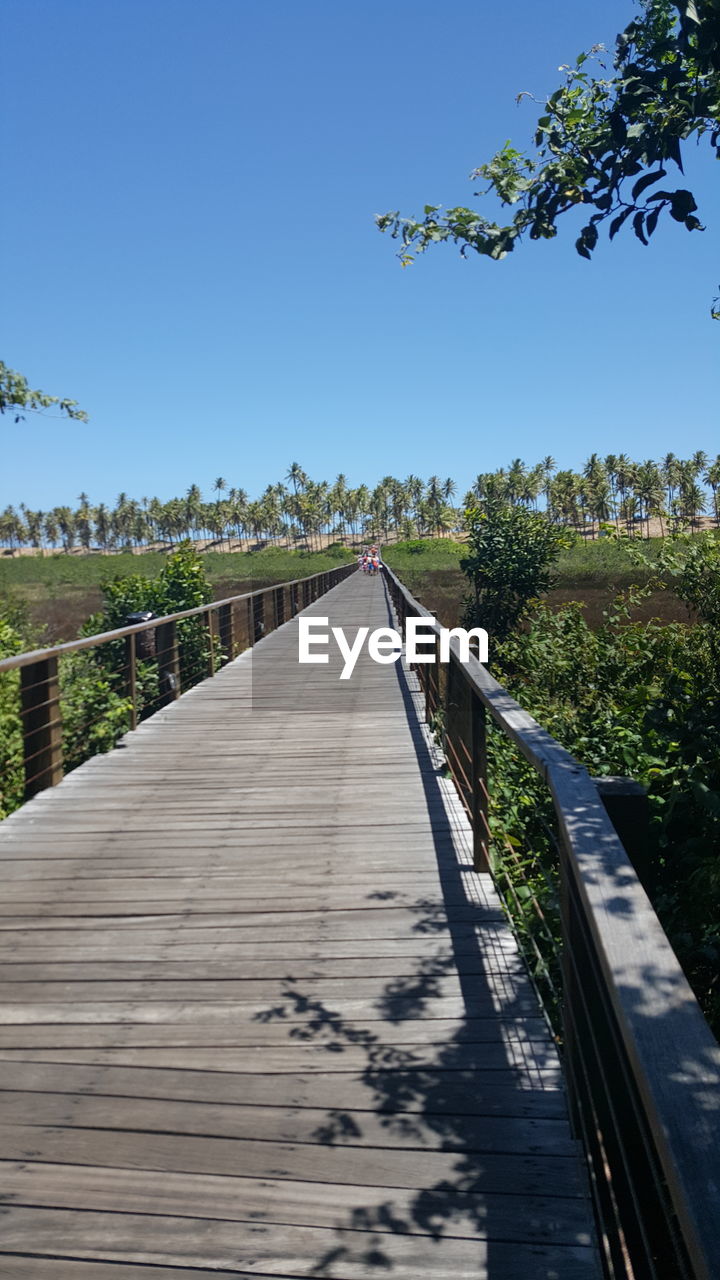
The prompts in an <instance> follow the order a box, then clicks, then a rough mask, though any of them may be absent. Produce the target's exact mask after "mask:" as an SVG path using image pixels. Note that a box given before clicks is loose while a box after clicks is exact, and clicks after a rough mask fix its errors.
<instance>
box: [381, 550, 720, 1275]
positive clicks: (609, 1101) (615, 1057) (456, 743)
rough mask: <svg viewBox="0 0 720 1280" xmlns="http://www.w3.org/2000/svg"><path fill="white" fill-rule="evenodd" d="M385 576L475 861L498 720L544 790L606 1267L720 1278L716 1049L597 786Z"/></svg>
mask: <svg viewBox="0 0 720 1280" xmlns="http://www.w3.org/2000/svg"><path fill="white" fill-rule="evenodd" d="M384 575H385V579H386V582H387V585H388V588H389V591H390V595H391V598H392V600H393V604H394V607H395V612H396V614H397V618H398V623H399V625H400V627H401V628H402V629H403V630H404V628H405V620H406V618H407V616H408V615H414V616H422V617H425V618H427V619H428V625H429V627H430V628H431V629H434V631H435V636H436V644H435V649H436V651H435V658H436V661H435V664H433V665H430V664H428V665H418V666H417V667H416V668H415V669H416V671H417V675H418V677H419V680H420V684H421V688H422V690H423V692H424V696H425V709H426V718H427V720H428V721H429V722H431V723H433V724H434V725H436V726H441V728H442V734H443V745H444V749H445V753H446V758H447V760H448V763H449V765H450V768H451V771H452V773H453V777H454V779H455V782H456V786H457V789H458V791H459V793H460V796H461V798H462V799H463V802H464V804H465V807H466V810H467V812H468V816H469V819H470V822H471V824H472V830H473V840H474V861H475V866H476V868H477V869H479V870H486V869H491V870H493V869H494V868H495V865H496V858H495V853H494V844H495V839H496V825H495V821H494V817H493V807H494V797H493V779H492V776H490V777H488V749H487V748H488V731H489V730H490V729H491V726H492V733H493V734H494V735H498V733H499V734H501V735H502V737H503V739H504V740H505V743H506V745H507V744H508V743H509V744H512V749H513V750H514V751H516V752H517V753H519V754H520V755H522V757H524V759H525V761H527V762H528V763H529V764H530V765H531V766H532V769H533V770H534V771H535V773H536V774H537V775H538V776H539V778H540V779H541V780H542V782H543V784H544V787H545V788H546V789H547V793H548V796H549V801H550V808H551V812H553V813H554V817H555V820H556V831H557V840H556V847H557V856H558V865H557V875H558V882H559V903H558V907H559V910H558V921H559V931H560V935H561V938H560V951H561V965H560V972H559V975H558V977H559V985H560V993H559V996H560V1002H561V1009H562V1026H563V1033H562V1041H563V1057H564V1066H565V1073H566V1078H567V1085H568V1094H569V1099H570V1108H571V1116H572V1120H573V1124H574V1127H575V1131H576V1133H577V1135H578V1136H579V1137H581V1138H582V1140H583V1143H584V1147H585V1151H586V1155H587V1158H588V1168H589V1171H590V1179H591V1186H592V1192H593V1200H594V1204H595V1209H596V1218H597V1222H598V1233H599V1238H600V1244H601V1251H602V1255H603V1261H604V1266H605V1272H606V1275H607V1276H610V1277H621V1278H622V1280H645V1278H648V1280H690V1278H692V1280H717V1278H718V1277H720V1122H719V1121H720V1087H719V1086H720V1048H719V1047H718V1044H717V1042H716V1040H715V1039H714V1037H713V1035H712V1033H711V1032H710V1029H709V1027H708V1025H707V1023H706V1022H705V1019H704V1018H703V1015H702V1012H701V1010H700V1008H699V1006H698V1004H697V1002H696V1000H695V997H694V995H693V994H692V992H691V990H690V988H689V986H688V983H687V980H686V979H685V976H684V974H683V973H682V970H681V969H680V966H679V964H678V961H677V959H676V957H675V954H674V953H673V951H672V949H671V947H670V945H669V943H668V941H667V938H666V936H665V934H664V932H663V930H662V928H661V925H660V923H659V921H658V919H657V916H656V915H655V912H654V911H653V908H652V906H651V904H650V901H649V899H648V897H647V895H646V893H645V890H644V889H643V887H642V885H641V883H640V881H639V879H638V876H637V875H636V873H635V870H634V868H633V866H632V865H631V862H630V860H629V857H628V855H627V853H626V851H625V849H624V848H623V845H622V844H621V841H620V839H619V837H618V834H617V831H616V830H615V828H614V826H613V825H612V823H611V822H610V819H609V817H608V814H607V811H606V809H605V806H604V804H603V801H602V799H601V798H600V795H599V794H598V789H597V787H596V785H595V784H594V783H593V781H592V780H591V778H590V777H589V775H588V773H587V771H586V770H585V768H584V767H583V766H581V765H580V764H579V763H578V762H577V761H576V760H575V759H574V758H573V757H572V756H571V755H570V754H569V753H568V752H567V751H565V750H564V748H562V747H561V746H560V745H559V743H557V742H556V741H555V740H554V739H553V738H552V737H551V736H550V734H548V733H547V732H546V731H545V730H544V729H542V728H541V726H540V725H539V724H538V723H537V722H536V721H535V720H533V718H532V716H530V715H528V714H527V713H526V712H525V711H523V710H522V708H521V707H520V706H518V704H517V703H516V702H514V701H513V699H512V698H511V697H510V696H509V694H508V693H507V692H506V691H505V690H504V689H503V688H502V687H501V686H500V685H499V684H498V683H497V681H496V680H495V679H494V678H493V677H492V676H491V675H490V673H489V672H488V670H487V669H486V668H485V667H484V666H482V665H481V664H480V663H479V662H478V661H477V659H476V658H474V657H472V656H471V657H470V660H469V662H467V663H463V662H461V661H460V657H459V649H458V642H457V640H454V639H453V640H452V641H451V644H450V662H449V664H446V665H445V667H444V668H442V669H441V667H440V664H439V661H438V659H439V630H440V629H439V626H438V624H437V623H436V622H435V620H434V618H433V617H432V615H431V614H430V613H429V612H428V610H427V609H425V608H423V606H422V605H420V604H419V603H418V601H417V600H415V599H414V598H413V597H412V596H411V595H410V593H409V592H408V591H407V590H406V588H405V587H404V586H403V585H402V583H401V582H400V581H399V580H398V578H396V577H395V575H394V574H393V573H392V572H390V570H388V569H387V568H386V567H385V568H384ZM490 641H491V644H492V637H490ZM488 716H489V717H490V722H489V723H488Z"/></svg>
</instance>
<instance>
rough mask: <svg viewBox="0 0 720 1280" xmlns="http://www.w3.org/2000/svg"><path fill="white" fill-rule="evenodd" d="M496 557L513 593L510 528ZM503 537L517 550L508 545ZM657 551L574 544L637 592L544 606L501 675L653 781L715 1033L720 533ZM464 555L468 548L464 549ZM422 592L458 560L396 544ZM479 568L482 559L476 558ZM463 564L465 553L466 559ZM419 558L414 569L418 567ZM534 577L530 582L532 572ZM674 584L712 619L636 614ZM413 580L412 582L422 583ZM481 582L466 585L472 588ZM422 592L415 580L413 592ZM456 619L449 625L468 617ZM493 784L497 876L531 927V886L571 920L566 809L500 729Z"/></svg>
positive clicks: (576, 553)
mask: <svg viewBox="0 0 720 1280" xmlns="http://www.w3.org/2000/svg"><path fill="white" fill-rule="evenodd" d="M495 538H496V547H495V555H496V559H497V560H498V561H500V562H501V564H502V569H503V572H502V573H501V575H500V578H499V579H498V580H499V581H500V582H504V584H505V588H506V590H507V591H508V593H509V596H510V598H511V600H512V599H513V598H514V594H515V593H516V592H517V590H518V583H519V581H520V578H518V574H520V575H521V570H522V564H519V562H518V561H517V559H516V557H515V555H514V550H513V545H512V540H511V539H509V538H507V537H504V534H503V528H502V527H501V526H500V525H498V526H496V529H495ZM503 540H504V545H503ZM661 543H662V540H657V541H656V542H655V543H654V544H651V545H649V546H648V544H640V548H641V549H640V548H639V547H638V544H635V543H631V542H628V543H625V544H624V545H623V543H617V542H616V543H609V544H605V543H602V542H601V543H596V544H586V545H582V544H581V545H577V544H576V545H575V546H573V547H572V548H570V549H567V550H565V551H563V552H562V555H561V557H560V558H559V559H558V560H557V561H556V565H555V568H556V569H558V568H559V566H560V565H561V564H562V565H563V572H564V573H565V574H568V573H572V572H574V571H577V572H585V573H591V574H596V573H599V572H604V573H612V574H613V575H617V576H619V577H622V578H623V580H626V579H635V580H636V581H638V580H641V581H642V583H643V584H644V585H640V586H638V587H637V588H634V589H633V588H629V589H627V590H626V591H625V592H624V593H623V594H622V595H621V596H620V597H618V599H617V600H616V601H615V603H614V604H611V605H610V606H609V607H608V608H607V609H606V611H605V615H604V617H603V619H602V621H601V625H600V626H598V627H594V628H591V627H590V626H589V625H588V623H587V621H586V619H585V617H584V616H583V609H582V606H581V605H579V604H569V605H566V606H565V607H563V608H560V609H555V610H551V609H549V608H548V607H547V606H546V605H543V604H542V603H540V602H539V601H536V603H535V606H534V608H533V610H532V612H531V613H530V616H529V618H528V617H527V616H526V619H525V622H524V625H523V626H521V627H515V628H514V629H513V630H512V631H511V632H510V634H509V635H508V636H507V637H506V638H505V639H504V640H502V641H501V640H498V638H497V637H496V638H495V640H494V641H493V637H492V635H491V647H490V654H491V665H492V667H493V671H494V674H495V675H496V676H497V677H498V679H500V680H501V682H502V683H503V684H504V685H505V686H506V687H507V688H508V689H509V691H510V692H511V693H512V694H513V696H514V697H515V698H516V699H517V701H518V702H519V703H520V704H521V705H522V706H523V707H525V708H526V709H527V710H528V711H530V712H531V714H532V715H534V716H535V718H536V719H537V720H538V721H539V723H540V724H542V725H543V726H544V727H545V728H547V729H548V730H549V732H550V733H552V734H553V736H554V737H555V738H557V740H558V741H559V742H561V743H562V745H563V746H565V747H566V748H567V749H568V750H569V751H571V752H572V754H573V755H575V756H576V758H577V759H578V760H580V761H581V762H582V763H583V764H584V765H586V767H587V768H588V770H589V771H590V773H591V774H592V775H594V776H596V775H597V776H599V775H613V774H618V775H624V776H629V777H632V778H634V779H635V780H637V781H639V782H641V783H642V784H643V785H644V786H645V787H646V788H647V790H648V796H649V802H650V815H651V821H650V833H649V840H650V847H649V859H650V891H651V895H652V899H653V902H654V905H655V908H656V910H657V912H658V915H659V916H660V919H661V921H662V923H663V925H664V927H665V929H666V931H667V933H668V936H669V938H670V941H671V943H672V945H673V947H674V949H675V951H676V953H677V955H678V957H679V959H680V961H681V963H682V965H683V967H684V968H685V971H686V973H687V975H688V977H689V979H690V981H691V983H692V985H693V987H694V989H695V991H696V993H697V995H698V997H699V999H700V1001H701V1004H702V1006H703V1009H704V1010H705V1012H706V1015H707V1016H708V1018H709V1020H710V1021H711V1023H712V1025H713V1027H714V1028H715V1030H716V1031H717V1030H718V1029H720V861H719V860H718V850H719V849H720V640H719V639H718V636H719V635H720V631H719V630H718V628H719V626H720V534H717V533H714V532H710V533H704V534H699V535H695V536H693V537H679V538H675V539H671V540H666V541H665V542H664V543H662V545H661ZM456 550H457V551H460V550H461V547H460V546H457V547H456ZM387 558H388V560H389V561H390V562H391V563H392V564H393V565H396V566H397V570H398V572H399V573H400V575H401V576H403V578H404V579H405V580H406V581H407V579H408V576H409V573H410V574H411V575H412V577H413V581H414V583H415V584H417V583H418V582H419V584H420V590H419V592H418V594H419V595H420V596H421V597H422V576H423V575H422V571H421V570H419V569H418V568H417V565H418V564H419V563H427V564H433V565H437V564H438V563H439V561H440V560H441V559H443V558H444V560H445V563H447V561H448V559H449V558H450V552H449V548H445V549H444V550H443V551H442V552H441V553H439V552H438V551H437V549H436V548H434V547H431V546H428V548H427V550H426V551H425V552H419V553H418V552H413V550H412V549H409V548H407V547H398V548H396V549H393V550H392V551H390V552H389V553H388V556H387ZM463 558H464V559H465V561H466V567H467V568H468V569H470V570H472V569H473V557H472V556H471V557H467V558H465V557H463ZM459 559H460V557H458V562H459ZM408 564H412V565H413V570H411V571H406V570H405V566H406V565H408ZM521 576H522V575H521ZM662 582H669V583H671V584H672V586H673V588H674V591H675V593H676V595H677V597H678V598H679V599H680V600H682V601H684V602H685V603H686V604H687V605H689V606H691V607H692V608H693V610H694V611H695V615H696V617H697V618H698V619H699V620H698V622H697V623H696V624H695V625H693V626H689V625H687V624H679V623H672V624H670V625H665V624H663V623H661V622H658V621H655V622H649V623H642V624H639V623H633V622H631V621H630V620H629V618H630V609H631V606H632V605H633V603H634V602H635V601H636V600H637V598H638V597H640V596H643V595H644V594H647V593H649V592H651V591H652V590H654V589H657V588H658V587H659V586H660V584H661V583H662ZM408 585H410V583H409V582H408ZM467 586H468V584H467V583H466V589H467ZM413 589H417V587H416V586H411V590H413ZM457 620H458V618H457V615H456V617H455V618H454V619H448V621H457ZM489 779H490V790H491V802H492V809H493V812H492V822H493V828H494V832H495V858H496V871H497V873H498V874H499V875H500V876H506V877H508V879H509V880H510V881H511V882H512V884H513V887H514V890H515V893H516V895H517V901H516V902H515V908H514V909H515V910H516V914H517V913H518V911H519V913H520V919H519V924H520V928H521V929H530V928H533V929H534V928H535V923H534V920H533V913H532V910H531V900H532V899H531V895H534V896H536V897H537V898H538V899H539V900H540V902H541V904H542V907H543V910H544V913H545V918H546V920H549V921H550V922H551V923H552V921H553V919H554V918H556V916H557V882H556V878H555V872H556V853H555V847H554V843H553V838H552V829H553V818H552V807H551V804H550V802H549V797H548V794H547V791H546V788H545V787H544V784H543V783H542V781H541V780H540V779H539V778H538V777H537V776H536V775H535V773H534V772H533V771H532V770H531V769H530V768H529V766H527V765H526V764H525V763H524V761H523V760H522V759H521V758H520V757H519V756H518V754H517V752H516V751H515V749H514V748H513V747H512V746H511V744H509V742H508V740H507V739H506V738H505V737H504V735H502V734H501V733H500V732H499V731H491V733H490V746H489Z"/></svg>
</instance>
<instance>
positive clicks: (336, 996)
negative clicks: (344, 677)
mask: <svg viewBox="0 0 720 1280" xmlns="http://www.w3.org/2000/svg"><path fill="white" fill-rule="evenodd" d="M307 612H308V613H311V614H314V615H316V616H329V617H330V620H331V623H334V624H335V625H342V626H343V627H345V628H346V629H347V630H348V633H349V634H350V635H352V630H353V628H354V627H355V626H357V625H368V626H370V627H371V628H374V627H377V626H382V625H387V624H388V622H389V614H388V604H387V599H386V594H385V588H384V585H383V582H382V580H381V579H380V578H367V577H363V576H362V575H361V574H354V575H352V576H351V577H350V578H348V579H346V581H345V582H343V583H342V584H341V585H340V586H338V587H336V588H335V589H334V590H333V591H331V592H330V593H329V594H328V595H326V596H324V597H323V598H321V599H320V600H318V601H317V602H316V603H315V604H314V605H313V606H311V608H310V609H309V610H308V611H307ZM297 625H298V624H297V621H293V622H289V623H287V624H286V625H285V626H283V627H281V628H280V629H279V630H278V631H276V632H274V633H273V634H272V635H270V636H269V637H268V638H267V639H266V640H264V641H262V643H261V644H259V645H258V646H257V647H256V648H255V650H254V651H253V652H252V653H248V654H245V655H243V656H242V657H240V658H239V659H237V661H235V662H234V663H232V664H230V665H228V666H227V667H225V668H223V670H222V671H221V672H220V673H219V674H218V675H217V676H216V677H215V678H214V679H213V680H209V681H207V682H205V683H204V684H202V685H199V686H197V687H196V688H195V689H193V690H192V691H191V692H190V693H188V694H186V695H185V696H184V697H183V698H182V699H181V700H180V701H179V702H177V703H175V704H173V705H172V706H171V707H170V708H167V709H165V710H163V711H161V712H159V713H158V714H157V715H155V716H154V717H153V718H152V719H150V720H148V721H146V722H145V723H144V724H143V725H141V727H140V728H139V729H138V731H137V732H135V733H134V734H131V735H129V737H128V738H127V739H126V744H125V745H124V746H123V747H121V748H119V749H118V750H116V751H115V752H113V753H112V754H111V755H109V756H102V757H96V758H95V759H93V760H91V761H90V762H89V763H88V764H86V765H83V766H82V768H80V769H78V770H77V771H76V772H74V773H72V774H71V775H69V776H68V777H67V778H66V779H65V780H64V781H63V782H62V783H61V784H60V786H58V787H56V788H54V789H52V790H50V791H46V792H44V793H42V794H41V795H40V796H38V797H36V798H35V799H34V800H32V801H31V802H30V803H28V804H27V805H26V806H25V807H24V808H23V809H22V810H21V811H20V812H18V813H17V814H15V815H13V817H11V818H9V819H8V820H7V821H6V822H5V823H3V824H2V827H0V856H2V859H3V862H2V875H3V895H2V897H3V902H2V907H0V976H1V978H2V981H3V987H4V990H3V995H2V1001H3V1003H2V1007H1V1009H0V1021H1V1023H2V1025H1V1026H0V1080H1V1082H2V1084H1V1088H0V1110H1V1116H0V1120H1V1123H2V1137H1V1142H0V1198H1V1199H2V1201H3V1206H2V1227H1V1229H0V1276H2V1277H3V1280H10V1278H12V1280H28V1278H30V1277H32V1278H33V1280H34V1278H35V1277H37V1280H121V1278H122V1280H165V1277H171V1276H172V1277H177V1278H178V1280H181V1278H184V1280H192V1278H196V1280H201V1278H202V1277H204V1276H207V1275H208V1273H212V1274H217V1273H221V1274H223V1275H227V1276H235V1277H251V1276H253V1277H257V1276H271V1277H276V1280H281V1278H284V1280H289V1278H291V1277H311V1276H320V1277H332V1278H334V1280H367V1278H369V1277H387V1278H388V1280H423V1278H424V1277H427V1278H428V1280H430V1277H432V1280H480V1278H481V1277H490V1278H491V1280H510V1278H512V1280H572V1278H574V1277H578V1278H580V1277H595V1276H596V1275H597V1270H596V1267H597V1263H596V1254H595V1250H594V1248H593V1245H592V1236H591V1214H590V1210H589V1206H588V1200H587V1196H586V1187H585V1174H584V1170H583V1167H582V1164H581V1160H580V1157H579V1154H578V1148H577V1144H576V1142H575V1141H574V1139H573V1138H572V1136H571V1133H570V1129H569V1125H568V1122H567V1116H566V1107H565V1097H564V1092H563V1088H562V1081H561V1077H560V1075H559V1068H558V1062H557V1058H556V1054H555V1050H554V1046H553V1043H552V1040H551V1038H550V1035H549V1033H548V1031H547V1029H546V1025H545V1023H544V1021H543V1020H542V1018H541V1016H540V1015H539V1011H538V1007H537V1004H536V1001H535V998H534V995H533V991H532V987H531V985H530V983H529V981H528V979H527V977H526V976H525V974H524V971H523V968H522V965H521V963H520V961H519V958H518V955H517V952H516V949H515V945H514V943H513V940H512V937H511V935H510V933H509V931H508V929H507V926H506V924H505V923H504V920H503V916H502V912H501V910H500V906H499V902H498V899H497V897H496V895H495V892H494V890H493V887H492V883H491V881H490V879H489V877H487V876H477V875H476V874H475V873H474V872H473V871H472V868H471V858H470V855H469V851H468V845H469V839H468V832H467V828H466V825H465V821H464V817H463V815H462V813H461V811H459V807H458V805H457V803H456V802H455V800H454V798H453V793H452V792H451V789H450V785H449V784H448V783H447V782H446V781H445V780H444V779H443V777H442V776H441V770H440V768H439V762H438V759H437V757H436V754H435V753H434V751H433V748H432V746H431V744H430V741H429V738H428V736H427V734H426V731H425V729H424V727H423V726H422V725H421V723H420V721H419V719H418V718H417V715H416V711H415V706H414V701H413V681H412V677H409V676H407V675H406V673H405V672H404V671H403V670H402V669H401V668H400V666H399V665H398V666H378V665H376V664H375V663H373V662H372V661H371V660H370V659H369V658H368V657H367V655H366V654H365V655H364V656H363V657H362V658H361V660H360V662H359V664H358V666H357V668H356V670H355V673H354V675H353V678H352V679H351V680H349V681H347V682H345V681H339V680H338V678H337V677H338V675H339V671H340V665H341V664H340V661H339V658H338V656H337V655H336V654H335V656H331V662H330V664H329V666H327V667H321V666H300V665H298V662H297ZM333 649H334V646H331V655H332V651H333Z"/></svg>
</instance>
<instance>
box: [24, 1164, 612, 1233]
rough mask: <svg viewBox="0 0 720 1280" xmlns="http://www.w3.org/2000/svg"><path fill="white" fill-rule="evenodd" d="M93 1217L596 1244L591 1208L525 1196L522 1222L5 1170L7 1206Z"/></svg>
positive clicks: (353, 1191)
mask: <svg viewBox="0 0 720 1280" xmlns="http://www.w3.org/2000/svg"><path fill="white" fill-rule="evenodd" d="M13 1202H15V1203H17V1204H21V1205H23V1206H25V1207H28V1206H31V1205H36V1206H42V1207H45V1208H54V1207H55V1208H66V1209H92V1210H99V1211H106V1212H107V1211H110V1212H115V1213H148V1214H152V1215H153V1216H157V1215H159V1216H164V1215H171V1216H173V1217H184V1218H202V1219H210V1220H212V1219H219V1220H224V1221H226V1222H249V1221H255V1222H269V1223H275V1224H277V1223H279V1222H282V1223H286V1224H289V1225H291V1226H310V1227H335V1226H338V1225H340V1224H342V1223H348V1224H349V1222H350V1221H351V1220H353V1219H355V1220H358V1219H359V1217H360V1213H362V1215H363V1216H364V1217H365V1219H366V1220H367V1221H368V1223H370V1222H371V1223H372V1227H373V1230H374V1231H377V1232H380V1233H385V1232H388V1231H394V1232H399V1233H402V1232H403V1231H412V1233H413V1234H416V1235H433V1234H434V1233H435V1232H436V1231H437V1228H438V1224H439V1223H442V1224H443V1234H444V1236H446V1237H447V1236H448V1235H450V1236H459V1237H463V1238H467V1239H471V1240H482V1239H487V1238H489V1237H491V1238H496V1239H501V1240H516V1241H524V1242H529V1241H551V1242H553V1243H555V1244H574V1245H578V1244H580V1245H589V1244H590V1243H591V1241H590V1236H589V1233H588V1230H587V1213H586V1206H585V1202H584V1201H583V1200H581V1199H580V1198H568V1197H553V1196H552V1195H551V1194H548V1195H542V1196H540V1195H538V1196H527V1197H526V1198H525V1200H524V1202H523V1213H522V1214H521V1215H520V1214H518V1211H517V1200H516V1198H515V1197H514V1196H512V1195H501V1194H497V1193H493V1192H488V1193H486V1194H484V1195H483V1196H479V1195H477V1194H473V1193H471V1192H463V1191H455V1190H453V1189H450V1188H448V1189H445V1190H443V1189H442V1188H440V1187H438V1188H437V1189H436V1190H435V1191H434V1192H433V1204H432V1211H431V1212H429V1213H428V1212H427V1210H426V1209H425V1206H424V1204H423V1202H422V1200H421V1199H420V1198H419V1197H418V1195H417V1193H416V1192H414V1191H411V1190H408V1189H407V1188H403V1187H398V1188H387V1187H363V1186H357V1185H349V1184H348V1185H345V1186H343V1185H331V1184H329V1183H327V1182H296V1181H292V1180H290V1179H285V1180H283V1181H280V1180H278V1179H273V1178H267V1179H265V1178H263V1179H260V1178H247V1177H243V1176H238V1177H227V1176H225V1177H218V1176H209V1175H201V1174H195V1175H193V1176H192V1177H188V1176H187V1175H185V1174H177V1173H167V1172H166V1173H165V1174H164V1175H163V1177H162V1180H159V1179H158V1176H157V1174H156V1173H154V1172H146V1171H145V1170H136V1171H135V1172H134V1173H133V1176H132V1177H131V1178H130V1177H128V1174H127V1171H126V1170H118V1169H113V1168H100V1167H94V1168H88V1167H87V1166H83V1165H68V1164H63V1165H54V1164H12V1163H10V1162H3V1161H0V1204H4V1203H13Z"/></svg>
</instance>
